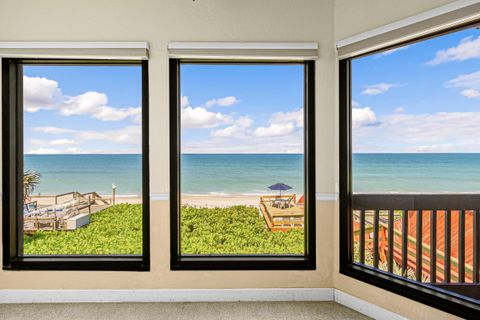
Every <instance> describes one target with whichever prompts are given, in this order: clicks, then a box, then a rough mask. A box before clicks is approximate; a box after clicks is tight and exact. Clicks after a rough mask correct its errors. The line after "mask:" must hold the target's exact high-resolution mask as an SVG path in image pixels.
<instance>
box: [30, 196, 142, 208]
mask: <svg viewBox="0 0 480 320" xmlns="http://www.w3.org/2000/svg"><path fill="white" fill-rule="evenodd" d="M101 197H102V198H103V199H106V200H107V201H110V200H111V199H112V195H108V196H104V195H101ZM71 199H72V197H71V196H70V197H68V196H65V197H62V198H59V199H58V203H62V202H66V201H69V200H71ZM30 201H31V202H34V201H37V203H38V205H39V206H42V207H43V206H48V205H52V204H54V203H55V196H52V195H44V196H43V195H42V196H32V197H31V200H30ZM120 203H130V204H141V203H142V198H141V197H139V196H137V195H116V196H115V204H120Z"/></svg>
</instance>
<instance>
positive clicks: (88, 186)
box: [24, 154, 303, 195]
mask: <svg viewBox="0 0 480 320" xmlns="http://www.w3.org/2000/svg"><path fill="white" fill-rule="evenodd" d="M24 161H25V164H24V167H25V170H28V169H32V170H35V171H37V172H39V173H40V174H41V175H42V177H41V181H40V184H39V186H38V187H37V188H35V190H34V192H33V194H34V195H37V194H39V193H40V194H42V195H46V194H49V195H50V194H59V193H64V192H70V191H74V190H75V191H79V192H90V191H97V192H98V193H101V194H111V192H112V188H111V186H112V183H114V184H115V185H116V186H117V189H116V193H117V194H118V195H140V194H141V181H142V180H141V179H142V174H141V155H130V154H129V155H25V157H24ZM277 182H283V183H285V184H288V185H289V186H291V187H292V188H293V189H292V190H289V192H295V193H303V155H300V154H183V155H182V158H181V191H182V193H188V194H212V195H253V194H267V193H271V191H269V190H268V189H267V187H268V186H270V185H272V184H274V183H277Z"/></svg>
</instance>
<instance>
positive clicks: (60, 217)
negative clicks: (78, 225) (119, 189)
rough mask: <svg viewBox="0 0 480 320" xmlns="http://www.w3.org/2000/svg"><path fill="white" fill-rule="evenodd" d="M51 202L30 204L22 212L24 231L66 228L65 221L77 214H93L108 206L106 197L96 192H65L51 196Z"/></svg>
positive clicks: (32, 231)
mask: <svg viewBox="0 0 480 320" xmlns="http://www.w3.org/2000/svg"><path fill="white" fill-rule="evenodd" d="M53 199H54V201H53V203H52V204H48V205H43V206H37V205H35V207H34V208H33V210H32V209H31V206H29V205H26V207H27V208H29V209H28V210H27V211H25V212H24V217H23V223H24V233H34V232H36V231H40V230H41V231H57V230H68V228H67V225H68V223H67V221H69V219H70V220H71V219H74V218H75V217H78V216H79V215H85V214H88V215H90V214H93V213H96V212H98V211H101V210H103V209H105V208H107V207H109V206H110V202H109V201H108V200H107V199H104V198H102V197H101V196H100V195H99V194H98V193H96V192H87V193H79V192H76V191H73V192H67V193H63V194H59V195H55V196H54V197H53Z"/></svg>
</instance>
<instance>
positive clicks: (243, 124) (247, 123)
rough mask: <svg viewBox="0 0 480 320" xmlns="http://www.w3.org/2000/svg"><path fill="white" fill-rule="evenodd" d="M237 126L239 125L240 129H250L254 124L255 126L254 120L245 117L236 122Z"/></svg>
mask: <svg viewBox="0 0 480 320" xmlns="http://www.w3.org/2000/svg"><path fill="white" fill-rule="evenodd" d="M236 123H237V125H239V126H240V127H243V128H248V127H251V126H252V124H253V120H252V119H251V118H250V117H249V116H243V117H240V118H239V119H238V120H237V121H236Z"/></svg>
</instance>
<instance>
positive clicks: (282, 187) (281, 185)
mask: <svg viewBox="0 0 480 320" xmlns="http://www.w3.org/2000/svg"><path fill="white" fill-rule="evenodd" d="M268 189H270V190H279V191H280V197H281V196H282V191H285V190H290V189H292V187H290V186H289V185H287V184H285V183H281V182H279V183H275V184H272V185H271V186H270V187H268Z"/></svg>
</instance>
